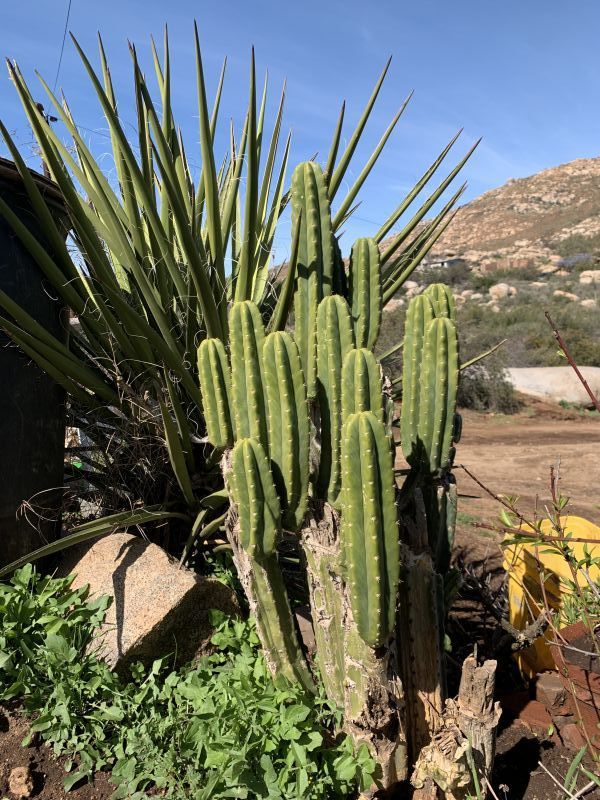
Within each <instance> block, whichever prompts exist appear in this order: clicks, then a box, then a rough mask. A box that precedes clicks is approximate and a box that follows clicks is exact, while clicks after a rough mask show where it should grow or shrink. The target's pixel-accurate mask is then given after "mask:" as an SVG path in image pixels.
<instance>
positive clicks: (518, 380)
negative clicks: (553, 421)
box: [506, 367, 600, 407]
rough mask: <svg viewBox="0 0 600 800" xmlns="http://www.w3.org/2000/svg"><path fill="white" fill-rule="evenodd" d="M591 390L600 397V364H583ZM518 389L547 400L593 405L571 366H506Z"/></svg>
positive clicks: (511, 379) (584, 374)
mask: <svg viewBox="0 0 600 800" xmlns="http://www.w3.org/2000/svg"><path fill="white" fill-rule="evenodd" d="M579 369H580V370H581V373H582V375H583V376H584V378H585V379H586V381H587V382H588V385H589V387H590V389H591V390H592V392H594V394H595V395H596V396H597V397H600V367H580V368H579ZM506 372H507V373H508V376H509V379H510V381H511V383H512V385H513V386H514V387H515V389H516V390H517V391H518V392H522V393H523V394H527V395H530V396H531V397H539V398H542V399H544V400H553V401H554V402H556V403H559V402H560V401H561V400H562V401H564V402H567V403H576V404H577V405H581V406H586V407H587V406H590V405H591V401H590V398H589V395H588V394H587V392H586V391H585V389H584V388H583V386H582V384H581V381H580V380H579V378H578V377H577V375H576V374H575V372H574V371H573V369H572V368H571V367H511V368H509V369H507V370H506Z"/></svg>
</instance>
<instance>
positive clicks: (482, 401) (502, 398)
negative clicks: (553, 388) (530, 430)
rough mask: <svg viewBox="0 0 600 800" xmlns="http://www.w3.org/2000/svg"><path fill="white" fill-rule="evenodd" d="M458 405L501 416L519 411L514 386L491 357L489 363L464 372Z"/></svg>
mask: <svg viewBox="0 0 600 800" xmlns="http://www.w3.org/2000/svg"><path fill="white" fill-rule="evenodd" d="M490 362H491V363H490ZM458 405H459V407H460V408H471V409H473V410H474V411H497V412H498V413H500V414H514V413H516V412H517V411H518V410H519V401H518V400H517V398H516V395H515V391H514V389H513V386H512V384H511V383H510V381H508V380H507V378H506V373H505V372H504V369H503V368H502V367H501V366H500V365H498V364H497V361H496V363H494V362H493V360H492V357H491V356H490V359H489V361H486V362H480V363H479V364H474V365H473V366H472V367H468V368H467V369H466V370H464V371H463V373H462V374H461V377H460V383H459V385H458Z"/></svg>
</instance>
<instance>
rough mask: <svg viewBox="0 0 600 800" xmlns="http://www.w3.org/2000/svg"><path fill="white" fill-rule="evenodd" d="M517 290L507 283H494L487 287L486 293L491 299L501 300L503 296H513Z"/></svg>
mask: <svg viewBox="0 0 600 800" xmlns="http://www.w3.org/2000/svg"><path fill="white" fill-rule="evenodd" d="M516 293H517V290H516V288H515V287H514V286H509V285H508V283H495V284H494V285H493V286H490V288H489V289H488V294H489V296H490V297H491V298H492V300H494V301H497V300H503V299H504V298H505V297H514V295H516Z"/></svg>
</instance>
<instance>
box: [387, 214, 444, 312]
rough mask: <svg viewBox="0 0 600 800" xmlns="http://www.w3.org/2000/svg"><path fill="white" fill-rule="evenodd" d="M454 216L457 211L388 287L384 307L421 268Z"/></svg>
mask: <svg viewBox="0 0 600 800" xmlns="http://www.w3.org/2000/svg"><path fill="white" fill-rule="evenodd" d="M454 214H456V211H455V212H454V213H453V214H451V215H450V216H448V218H447V219H446V220H445V221H444V223H443V224H441V225H440V227H439V228H438V230H437V231H436V233H435V234H434V235H433V236H431V237H430V238H429V239H428V240H427V241H426V242H425V244H423V246H422V247H421V248H420V250H419V251H418V252H417V253H416V254H415V256H414V258H413V259H412V260H411V262H410V263H409V264H408V266H407V267H406V268H405V269H404V271H403V272H402V273H401V274H400V275H399V276H398V277H397V278H396V280H395V281H394V283H392V285H391V286H389V287H388V288H387V289H386V290H385V291H384V293H383V305H384V306H385V305H387V303H389V301H390V300H391V299H392V297H393V296H394V295H395V294H396V292H397V291H398V289H399V288H400V286H402V284H403V283H404V282H405V281H407V280H408V278H409V277H410V276H411V275H412V273H413V272H414V270H415V269H416V268H417V267H418V266H419V264H420V263H421V261H422V260H423V259H424V258H425V256H426V255H427V253H428V252H429V251H430V250H431V248H432V247H433V245H434V244H435V243H436V242H437V240H438V239H439V238H440V236H441V235H442V234H443V233H444V231H445V230H446V228H447V227H448V225H450V223H451V222H452V220H453V219H454Z"/></svg>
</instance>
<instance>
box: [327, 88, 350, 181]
mask: <svg viewBox="0 0 600 800" xmlns="http://www.w3.org/2000/svg"><path fill="white" fill-rule="evenodd" d="M345 113H346V101H345V100H344V102H343V103H342V107H341V109H340V114H339V117H338V120H337V124H336V126H335V130H334V132H333V139H332V140H331V146H330V148H329V155H328V156H327V161H326V163H325V169H324V170H323V175H324V177H325V180H326V181H327V185H328V186H329V180H330V178H331V175H332V174H333V170H334V167H335V160H336V158H337V154H338V149H339V147H340V140H341V138H342V128H343V127H344V115H345Z"/></svg>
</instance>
